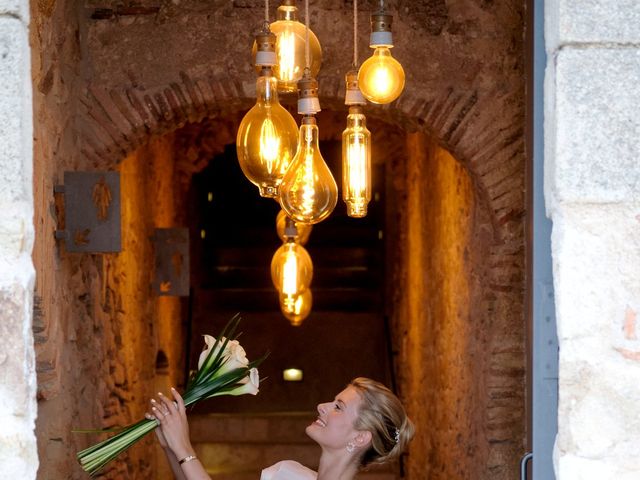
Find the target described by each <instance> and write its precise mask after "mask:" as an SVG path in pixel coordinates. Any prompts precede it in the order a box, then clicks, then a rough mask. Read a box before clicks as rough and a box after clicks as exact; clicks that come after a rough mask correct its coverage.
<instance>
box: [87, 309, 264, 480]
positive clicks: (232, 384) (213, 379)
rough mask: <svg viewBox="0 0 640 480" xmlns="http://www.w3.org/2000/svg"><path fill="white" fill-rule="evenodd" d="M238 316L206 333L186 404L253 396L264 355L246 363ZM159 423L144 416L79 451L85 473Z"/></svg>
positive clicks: (100, 466) (101, 466)
mask: <svg viewBox="0 0 640 480" xmlns="http://www.w3.org/2000/svg"><path fill="white" fill-rule="evenodd" d="M239 322H240V317H239V315H236V316H234V317H233V318H232V319H231V320H230V321H229V323H227V325H226V326H225V327H224V329H223V330H222V332H221V333H220V336H219V337H218V338H217V339H216V338H215V337H212V336H211V335H205V336H204V340H205V343H206V348H205V349H204V350H203V352H202V353H201V354H200V358H199V359H198V370H197V371H196V372H194V373H193V374H192V375H191V378H190V379H189V382H188V384H187V388H186V390H185V392H184V394H183V398H184V404H185V406H189V405H193V404H194V403H196V402H199V401H200V400H204V399H207V398H211V397H216V396H220V395H245V394H251V395H256V394H257V393H258V389H259V384H260V379H259V375H258V369H257V368H256V367H257V366H258V365H259V364H260V363H261V362H262V361H263V360H264V359H265V357H266V355H265V356H263V357H262V358H260V359H259V360H255V361H253V362H249V360H247V356H246V354H245V351H244V348H242V346H241V345H240V343H239V342H238V341H237V340H236V338H237V336H236V330H237V327H238V323H239ZM157 426H158V423H157V420H155V419H146V418H145V419H143V420H140V421H139V422H137V423H134V424H132V425H129V426H127V427H124V428H123V429H122V430H121V431H120V432H119V433H118V434H117V435H114V436H113V437H111V438H108V439H107V440H104V441H102V442H100V443H97V444H96V445H94V446H92V447H89V448H86V449H84V450H82V451H80V452H78V454H77V457H78V461H79V462H80V465H81V466H82V468H83V470H84V471H85V472H88V473H89V474H90V475H91V476H94V475H96V474H97V473H98V472H99V471H100V470H101V469H102V468H103V467H104V466H105V465H106V464H107V463H109V462H110V461H111V460H113V459H114V458H116V457H117V456H118V455H120V454H121V453H122V452H124V451H125V450H127V449H128V448H129V447H130V446H132V445H133V444H134V443H136V442H137V441H138V440H140V439H141V438H142V437H144V436H145V435H146V434H147V433H149V432H151V431H152V430H154V429H155V428H156V427H157Z"/></svg>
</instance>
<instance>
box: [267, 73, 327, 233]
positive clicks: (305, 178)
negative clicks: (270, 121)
mask: <svg viewBox="0 0 640 480" xmlns="http://www.w3.org/2000/svg"><path fill="white" fill-rule="evenodd" d="M298 89H299V98H298V113H302V114H303V115H304V117H303V118H302V125H300V136H299V143H298V150H297V152H296V156H295V157H293V160H292V162H291V165H290V167H289V169H288V170H287V173H286V174H285V176H284V178H283V179H282V184H281V186H280V206H281V207H282V209H283V210H284V211H285V212H286V214H287V215H288V216H289V217H291V218H292V219H293V220H294V221H296V222H301V223H310V224H314V223H318V222H321V221H322V220H324V219H325V218H327V217H328V216H329V215H330V214H331V212H332V211H333V209H334V208H335V206H336V203H337V201H338V186H337V185H336V181H335V179H334V178H333V175H332V174H331V170H329V167H328V166H327V164H326V163H325V161H324V159H323V158H322V155H321V154H320V148H319V145H318V126H317V125H316V119H315V117H314V116H313V115H315V114H316V113H317V112H319V111H320V102H319V101H318V82H316V80H315V79H313V78H311V77H309V76H308V75H305V77H304V78H303V79H302V80H300V82H298Z"/></svg>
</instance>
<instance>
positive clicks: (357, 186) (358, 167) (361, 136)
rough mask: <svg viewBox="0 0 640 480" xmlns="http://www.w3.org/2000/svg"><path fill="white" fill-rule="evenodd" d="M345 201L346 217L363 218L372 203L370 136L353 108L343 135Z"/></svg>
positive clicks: (359, 113)
mask: <svg viewBox="0 0 640 480" xmlns="http://www.w3.org/2000/svg"><path fill="white" fill-rule="evenodd" d="M342 199H343V200H344V202H345V203H346V204H347V215H349V216H350V217H356V218H361V217H364V216H365V215H366V214H367V204H368V203H369V201H370V200H371V132H370V131H369V130H368V129H367V124H366V117H365V116H364V114H363V113H362V109H361V108H359V107H351V108H350V109H349V115H348V116H347V128H346V129H345V131H344V132H342Z"/></svg>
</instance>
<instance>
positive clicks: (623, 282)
mask: <svg viewBox="0 0 640 480" xmlns="http://www.w3.org/2000/svg"><path fill="white" fill-rule="evenodd" d="M545 10H546V19H545V23H546V26H545V35H546V45H547V54H548V65H547V75H546V83H545V109H546V111H545V199H546V205H547V211H548V214H549V215H550V217H551V218H552V220H553V234H552V255H553V266H554V286H555V292H556V311H557V322H558V340H559V345H560V360H559V363H560V365H559V367H560V374H559V376H560V380H559V412H558V420H559V422H558V437H557V440H556V447H555V468H556V475H557V478H558V479H559V480H591V479H593V480H596V479H597V480H608V479H610V480H631V479H637V478H640V449H639V448H638V445H640V413H639V412H640V408H639V405H640V329H639V328H638V326H637V314H638V312H639V311H640V2H638V1H637V0H546V3H545Z"/></svg>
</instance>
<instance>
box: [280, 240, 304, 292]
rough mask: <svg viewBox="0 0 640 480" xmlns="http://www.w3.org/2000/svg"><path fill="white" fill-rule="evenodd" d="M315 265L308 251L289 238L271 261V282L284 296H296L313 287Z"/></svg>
mask: <svg viewBox="0 0 640 480" xmlns="http://www.w3.org/2000/svg"><path fill="white" fill-rule="evenodd" d="M312 278H313V263H311V257H310V256H309V253H308V252H307V250H306V249H305V248H304V247H303V246H302V245H300V244H298V243H296V242H294V241H293V239H291V238H289V239H288V240H287V241H286V242H285V243H283V244H282V245H281V246H280V248H278V250H276V253H274V254H273V258H272V259H271V280H272V281H273V285H274V286H275V287H276V289H277V290H278V292H280V294H282V295H289V296H292V295H293V296H295V295H299V294H301V293H302V292H304V291H305V290H306V289H307V288H309V286H310V285H311V280H312Z"/></svg>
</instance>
